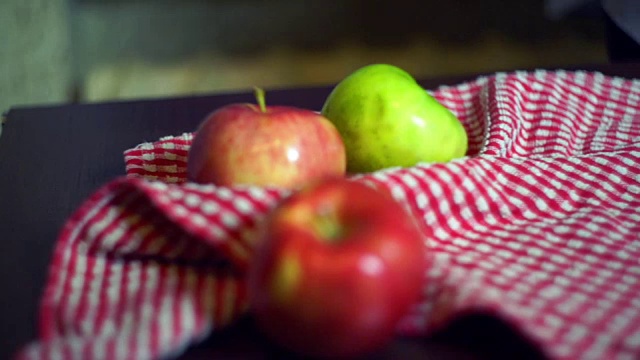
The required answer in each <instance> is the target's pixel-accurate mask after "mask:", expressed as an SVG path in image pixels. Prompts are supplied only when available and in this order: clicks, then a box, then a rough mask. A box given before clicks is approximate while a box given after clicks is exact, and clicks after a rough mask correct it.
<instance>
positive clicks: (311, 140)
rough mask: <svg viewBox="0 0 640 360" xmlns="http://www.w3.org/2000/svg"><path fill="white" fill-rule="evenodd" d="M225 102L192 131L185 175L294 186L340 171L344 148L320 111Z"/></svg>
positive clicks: (195, 178) (343, 165)
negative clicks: (194, 131)
mask: <svg viewBox="0 0 640 360" xmlns="http://www.w3.org/2000/svg"><path fill="white" fill-rule="evenodd" d="M256 98H257V100H258V103H259V106H256V105H253V104H232V105H227V106H225V107H222V108H220V109H218V110H217V111H214V112H213V113H211V114H210V115H208V116H207V117H206V118H205V120H203V122H202V124H201V125H200V127H199V128H198V130H197V131H196V134H195V136H194V139H193V142H192V144H191V149H190V151H189V156H188V161H187V176H188V179H189V180H191V181H194V182H199V183H213V184H215V185H220V186H230V185H236V184H245V185H259V186H279V187H284V188H296V187H299V186H301V185H303V184H305V183H306V182H308V181H310V180H316V179H320V178H323V177H327V176H331V177H333V176H343V175H344V174H345V168H346V155H345V148H344V144H343V142H342V138H341V137H340V134H339V133H338V131H337V130H336V128H335V127H334V126H333V125H332V124H331V122H330V121H329V120H327V119H326V118H324V117H323V116H322V115H320V114H318V113H316V112H313V111H310V110H306V109H300V108H295V107H285V106H269V107H267V106H265V103H264V93H263V92H262V91H261V90H260V89H256Z"/></svg>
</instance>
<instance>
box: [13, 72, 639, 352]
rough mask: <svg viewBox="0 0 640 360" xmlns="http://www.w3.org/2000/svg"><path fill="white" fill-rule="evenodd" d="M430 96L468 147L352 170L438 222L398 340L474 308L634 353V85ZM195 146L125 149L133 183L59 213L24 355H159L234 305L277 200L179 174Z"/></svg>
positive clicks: (566, 343) (543, 76)
mask: <svg viewBox="0 0 640 360" xmlns="http://www.w3.org/2000/svg"><path fill="white" fill-rule="evenodd" d="M432 93H433V94H434V95H435V96H436V98H437V99H438V100H439V101H441V102H442V103H443V104H444V105H445V106H447V107H448V108H449V109H451V110H452V111H453V112H454V113H455V114H456V115H457V116H458V117H459V118H460V119H461V121H462V122H463V123H464V126H465V127H466V129H467V131H468V134H469V154H468V156H467V157H465V158H463V159H459V160H455V161H452V162H450V163H447V164H432V165H429V164H420V165H418V166H415V167H412V168H407V169H400V168H395V169H386V170H384V171H379V172H376V173H371V174H362V175H356V176H354V177H353V178H352V181H362V182H365V183H367V184H370V185H372V186H381V187H383V188H386V189H388V190H389V191H390V192H391V193H392V194H393V195H394V197H395V198H396V199H397V200H398V201H400V202H402V203H403V204H404V205H406V207H407V208H408V209H410V211H411V212H412V213H413V214H414V215H415V216H416V217H417V218H418V219H419V220H421V222H422V224H423V225H424V226H427V227H429V228H431V230H432V232H433V236H432V237H430V238H429V239H428V241H427V243H426V246H425V251H428V252H429V253H430V255H431V256H432V258H433V262H432V264H431V266H430V267H429V268H427V269H425V272H427V273H428V280H427V282H426V283H425V284H424V292H423V297H422V299H421V301H420V302H419V303H418V304H416V306H415V307H414V309H413V310H412V311H411V312H410V313H409V314H407V316H406V317H405V318H404V319H403V321H402V322H401V323H400V324H399V326H398V333H399V334H410V335H426V334H429V332H431V331H433V330H434V329H437V328H438V327H439V326H440V325H443V324H446V322H447V320H449V319H451V318H452V316H454V315H456V314H459V313H461V312H467V311H472V310H477V311H485V312H489V313H492V314H494V315H495V316H499V317H501V318H503V319H505V320H507V321H509V322H510V323H511V324H513V325H514V326H516V327H517V328H518V329H519V330H521V331H522V333H523V334H525V335H526V336H528V337H529V338H530V339H531V340H532V341H533V342H534V343H535V344H537V345H539V346H540V348H541V349H542V351H543V352H544V353H545V354H546V355H548V356H549V357H550V358H552V359H575V358H581V359H634V358H639V357H640V81H637V80H628V79H622V78H612V77H607V76H604V75H602V74H599V73H587V72H563V71H560V72H546V71H537V72H516V73H498V74H494V75H492V76H487V77H480V78H477V79H476V80H475V81H471V82H468V83H463V84H459V85H457V86H452V87H441V88H439V89H437V90H436V91H433V92H432ZM191 139H192V137H191V135H190V134H184V135H181V136H175V137H167V138H163V139H161V140H159V141H157V142H153V143H145V144H141V145H139V146H137V147H136V148H134V149H130V150H128V151H126V152H125V161H126V170H127V174H128V176H127V177H125V178H120V179H115V180H114V181H113V182H111V183H109V184H107V185H106V186H104V187H103V188H101V189H100V190H99V191H97V192H96V193H95V194H94V195H93V196H91V197H90V198H89V199H88V200H87V201H86V202H85V203H84V204H83V205H82V206H81V207H80V208H79V209H78V210H77V211H76V212H75V214H74V215H73V216H72V217H71V218H70V219H69V220H68V222H67V223H66V225H65V226H64V229H63V231H62V232H61V234H60V237H59V239H58V242H57V245H56V249H55V253H54V254H53V258H52V263H51V267H50V270H49V278H48V281H47V284H46V288H45V289H44V294H43V297H42V303H41V308H40V334H39V338H38V339H37V341H34V342H33V343H31V344H28V345H27V346H26V347H25V348H24V349H22V351H20V352H19V353H18V354H19V355H20V357H23V358H30V359H50V358H51V359H74V358H76V359H80V358H82V359H93V358H106V359H129V358H131V359H147V358H158V357H164V356H171V355H176V354H179V353H180V352H181V351H183V350H184V349H185V347H187V346H188V345H190V344H193V343H194V342H197V341H199V340H201V339H203V338H204V337H206V336H209V335H210V334H211V333H212V332H213V336H215V330H216V329H219V328H221V327H224V326H225V325H227V324H229V323H232V322H233V321H234V320H236V319H237V318H238V317H239V315H241V314H244V313H246V312H247V310H248V305H247V300H246V296H245V292H246V289H245V278H244V275H245V270H246V268H247V265H248V264H249V262H250V261H251V255H252V251H253V248H254V244H255V238H256V237H255V234H256V229H257V227H258V225H259V223H260V220H261V219H263V218H264V215H265V214H266V213H268V212H269V210H270V209H271V208H273V207H274V206H275V205H276V204H277V203H278V202H279V201H280V200H281V199H282V198H283V197H285V196H287V195H288V194H289V192H287V191H285V190H280V189H275V188H259V187H215V186H210V185H209V186H203V185H196V184H192V183H188V182H186V180H185V165H186V160H187V154H188V150H189V144H190V141H191ZM398 141H402V139H398Z"/></svg>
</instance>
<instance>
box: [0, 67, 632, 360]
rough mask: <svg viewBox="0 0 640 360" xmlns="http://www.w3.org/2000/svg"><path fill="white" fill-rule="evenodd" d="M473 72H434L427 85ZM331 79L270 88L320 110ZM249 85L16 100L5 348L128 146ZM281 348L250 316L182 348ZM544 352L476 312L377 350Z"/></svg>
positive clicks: (1, 268) (1, 312) (6, 174)
mask: <svg viewBox="0 0 640 360" xmlns="http://www.w3.org/2000/svg"><path fill="white" fill-rule="evenodd" d="M581 69H588V70H599V71H602V72H604V73H605V74H609V75H616V76H625V77H632V78H640V63H637V64H624V65H604V66H589V67H582V68H581ZM474 77H475V76H466V77H457V78H448V79H431V80H424V81H422V82H421V83H422V84H423V86H424V87H425V88H427V89H433V88H435V87H437V86H438V85H444V84H456V83H459V82H461V81H464V80H468V79H471V78H474ZM330 90H331V87H314V88H302V89H282V90H270V91H268V93H267V102H268V103H269V104H274V105H275V104H279V105H292V106H298V107H304V108H308V109H314V110H319V109H320V108H321V106H322V103H323V102H324V99H325V98H326V96H327V95H328V94H329V92H330ZM253 101H254V99H253V95H252V93H251V92H249V91H248V92H246V93H239V94H222V95H212V96H198V97H190V98H179V99H161V100H148V101H132V102H119V103H102V104H90V105H89V104H88V105H66V106H54V107H33V108H17V109H12V110H11V111H9V112H8V113H7V122H6V123H5V126H4V129H3V134H2V137H0V274H1V275H0V286H1V289H2V294H3V295H2V296H0V319H2V325H1V326H0V358H3V359H4V358H8V357H9V356H10V354H11V353H13V352H14V351H15V350H16V349H17V348H18V347H19V346H22V345H23V344H25V343H26V342H28V341H31V340H33V339H34V338H35V336H36V334H37V331H36V324H37V305H38V301H39V298H40V294H41V291H42V287H43V285H44V282H45V277H46V273H47V267H48V262H49V257H50V255H51V251H52V248H53V245H54V242H55V240H56V237H57V234H58V231H59V230H60V227H61V226H62V225H63V223H64V221H65V219H66V218H67V217H68V216H69V215H70V214H71V212H72V211H74V210H75V208H76V207H77V206H78V205H80V203H81V202H82V201H83V200H84V199H85V198H86V197H87V196H89V195H90V194H91V193H92V192H93V191H95V190H96V189H97V188H98V187H100V186H101V185H103V184H105V183H107V182H109V181H110V180H112V179H114V178H115V177H117V176H122V175H124V169H125V168H124V160H123V155H122V152H123V151H124V150H126V149H128V148H131V147H133V146H135V145H137V144H139V143H141V142H144V141H153V140H156V139H158V138H159V137H162V136H165V135H177V134H181V133H183V132H187V131H193V130H194V129H195V128H196V126H197V125H198V123H199V122H200V121H201V120H202V118H203V117H204V116H205V115H206V114H207V113H208V112H210V111H212V110H213V109H216V108H218V107H220V106H223V105H226V104H229V103H234V102H253ZM265 353H269V354H272V355H273V354H280V350H279V349H277V348H275V347H274V346H273V345H271V344H270V343H268V342H267V341H265V340H264V339H263V338H262V337H261V336H260V335H259V334H258V333H257V332H256V331H255V329H254V328H253V326H252V325H251V322H250V321H244V322H241V323H240V325H238V326H237V327H235V328H232V329H229V330H228V331H226V332H223V333H221V334H217V336H216V337H214V338H212V339H209V340H207V341H205V342H204V343H203V344H200V345H199V346H196V347H194V348H192V349H190V350H189V351H188V353H187V354H186V355H185V358H190V359H201V358H202V359H203V358H211V355H232V354H242V355H245V356H246V357H249V358H263V357H264V356H265ZM496 354H503V355H505V354H507V355H508V356H509V357H513V358H524V356H525V354H528V355H527V356H529V357H533V358H535V357H538V356H539V354H536V353H535V352H534V350H533V349H532V348H531V347H530V345H528V344H526V343H525V342H524V341H522V340H521V339H519V338H518V337H517V334H515V333H514V332H512V331H510V329H509V328H508V327H507V326H506V325H505V324H502V323H500V322H498V321H497V320H495V319H491V318H489V317H484V316H471V317H467V318H463V319H461V320H460V321H458V322H455V323H454V324H453V325H452V326H451V327H450V328H448V329H445V331H442V332H440V333H438V334H435V335H434V336H433V337H430V338H428V339H421V340H417V339H416V340H407V339H398V341H396V342H395V343H393V344H392V345H391V346H390V347H388V348H387V349H385V350H383V351H382V352H381V353H380V354H378V357H379V358H396V357H400V356H402V357H405V356H409V357H422V358H424V357H425V356H427V357H426V358H432V359H438V358H452V357H453V358H486V357H487V355H491V356H492V357H495V356H496Z"/></svg>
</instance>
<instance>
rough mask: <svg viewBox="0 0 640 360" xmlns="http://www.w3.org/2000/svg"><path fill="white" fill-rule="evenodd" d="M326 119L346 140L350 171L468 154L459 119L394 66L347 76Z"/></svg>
mask: <svg viewBox="0 0 640 360" xmlns="http://www.w3.org/2000/svg"><path fill="white" fill-rule="evenodd" d="M322 115H324V117H326V118H327V119H329V121H331V122H332V123H333V124H334V125H335V126H336V128H337V129H338V131H339V132H340V135H341V136H342V139H343V142H344V144H345V148H346V153H347V170H348V171H349V172H350V173H359V172H371V171H376V170H379V169H384V168H388V167H397V166H400V167H409V166H414V165H416V164H418V163H421V162H427V163H435V162H447V161H450V160H452V159H455V158H459V157H462V156H464V155H465V154H466V152H467V133H466V131H465V129H464V127H463V126H462V124H461V123H460V121H459V120H458V118H456V116H455V115H454V114H453V113H452V112H451V111H449V110H448V109H447V108H446V107H444V106H443V105H442V104H440V103H439V102H438V101H437V100H436V99H435V98H434V97H432V96H431V95H430V94H429V93H428V92H427V91H426V90H425V89H423V88H422V87H421V86H420V84H418V83H417V82H416V80H415V79H414V78H413V77H412V76H411V75H410V74H409V73H407V72H406V71H404V70H402V69H400V68H398V67H396V66H393V65H388V64H373V65H368V66H365V67H362V68H360V69H358V70H356V71H355V72H353V73H352V74H351V75H349V76H347V77H346V78H345V79H344V80H342V81H341V82H340V83H339V84H338V85H337V86H336V87H335V88H334V89H333V91H332V92H331V94H330V95H329V97H328V98H327V100H326V102H325V104H324V106H323V108H322Z"/></svg>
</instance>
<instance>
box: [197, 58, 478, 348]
mask: <svg viewBox="0 0 640 360" xmlns="http://www.w3.org/2000/svg"><path fill="white" fill-rule="evenodd" d="M256 99H257V102H258V105H257V106H256V105H253V104H232V105H228V106H225V107H223V108H220V109H218V110H216V111H214V112H213V113H211V114H210V115H208V116H207V117H206V119H205V120H204V121H203V122H202V124H201V126H200V127H199V129H198V130H197V132H196V134H195V137H194V139H193V142H192V145H191V148H190V151H189V157H188V171H187V173H188V178H189V180H191V181H194V182H198V183H211V184H214V185H218V186H233V185H258V186H278V187H283V188H287V189H291V190H294V192H293V194H292V195H291V197H289V198H288V199H286V200H285V201H283V202H282V203H281V204H279V205H278V206H277V207H276V209H275V210H274V211H273V213H272V214H271V215H270V217H269V219H268V220H267V222H266V225H265V227H264V229H263V231H262V233H261V234H260V243H259V246H258V249H259V250H258V251H257V252H256V255H255V256H254V259H253V261H252V262H251V272H250V274H251V275H250V277H249V284H250V285H249V290H250V292H251V295H250V299H251V308H252V311H253V314H254V315H255V316H256V318H257V321H258V324H259V325H260V326H261V328H262V329H263V330H264V332H265V333H266V335H267V336H269V337H270V338H272V339H273V340H275V341H276V342H277V343H279V344H281V345H282V346H285V347H287V348H289V349H291V350H293V351H296V352H297V353H299V354H302V355H305V356H322V357H333V356H354V355H361V354H366V353H368V352H370V351H373V350H375V349H376V348H378V347H380V346H383V345H384V344H386V342H388V341H389V340H390V339H391V338H392V337H393V335H394V331H395V329H396V326H397V323H398V321H399V320H400V319H401V318H402V316H403V315H405V314H406V313H407V311H408V310H409V308H410V307H411V306H412V305H413V304H415V302H416V301H417V300H418V297H419V294H420V293H421V291H422V288H421V286H422V284H423V283H424V271H425V262H426V261H427V254H426V253H425V246H424V240H423V237H422V236H423V235H422V233H421V232H420V230H419V229H418V228H417V225H416V222H415V221H414V220H413V219H412V217H411V216H410V215H409V213H408V212H406V211H405V210H404V208H403V207H402V206H401V205H400V204H399V203H397V202H396V201H395V200H394V199H393V197H391V196H390V195H389V194H388V193H385V192H381V191H379V190H376V189H374V188H371V187H368V186H367V185H364V184H361V183H356V182H353V181H349V179H348V178H347V177H346V170H347V169H348V170H349V173H350V174H357V173H362V172H371V171H376V170H380V169H384V168H389V167H398V166H401V167H408V166H413V165H416V164H418V163H421V162H446V161H449V160H452V159H454V158H457V157H462V156H464V155H465V153H466V151H467V135H466V133H465V130H464V128H463V127H462V125H461V123H460V121H458V119H457V118H456V117H455V116H454V115H453V113H451V112H450V111H449V110H448V109H447V108H445V107H444V106H443V105H441V104H440V103H439V102H438V101H436V100H435V99H434V98H433V97H431V96H430V95H429V94H428V93H427V92H426V91H425V90H424V89H423V88H422V87H420V85H419V84H418V83H417V82H416V81H415V80H414V79H413V78H412V77H411V75H409V74H408V73H407V72H405V71H404V70H402V69H399V68H397V67H395V66H391V65H386V64H375V65H369V66H365V67H363V68H361V69H359V70H357V71H355V72H354V73H353V74H351V75H350V76H348V77H347V78H345V79H344V80H343V81H342V82H340V83H339V84H338V85H337V86H336V87H335V89H334V90H333V91H332V93H331V94H330V95H329V97H328V98H327V99H326V102H325V104H324V107H323V109H322V112H321V113H316V112H313V111H311V110H308V109H300V108H294V107H281V106H266V104H265V96H264V92H262V91H261V90H260V89H256Z"/></svg>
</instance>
